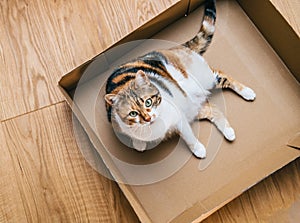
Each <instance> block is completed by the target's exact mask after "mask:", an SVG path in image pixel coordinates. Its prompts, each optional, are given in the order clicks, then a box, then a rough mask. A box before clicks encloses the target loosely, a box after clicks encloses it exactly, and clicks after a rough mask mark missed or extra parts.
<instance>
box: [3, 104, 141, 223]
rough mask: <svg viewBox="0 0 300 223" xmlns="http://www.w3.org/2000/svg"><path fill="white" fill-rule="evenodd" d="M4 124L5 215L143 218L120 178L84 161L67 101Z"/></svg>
mask: <svg viewBox="0 0 300 223" xmlns="http://www.w3.org/2000/svg"><path fill="white" fill-rule="evenodd" d="M2 127H3V136H2V138H4V139H5V141H6V146H5V147H1V150H3V151H1V152H4V155H5V156H4V157H2V156H1V172H0V173H1V179H0V182H1V186H2V185H3V186H6V187H5V188H6V189H4V191H3V190H2V189H1V191H0V193H1V196H0V197H1V198H3V197H4V199H3V200H2V199H1V200H2V201H1V202H2V203H1V206H0V209H1V211H0V213H1V217H0V219H13V220H15V219H17V220H19V219H22V221H24V222H88V221H92V222H137V217H136V216H135V214H134V212H133V210H132V209H131V207H130V205H129V204H128V202H127V200H126V199H125V198H124V196H123V194H122V193H121V192H120V190H119V188H118V187H117V186H116V185H115V183H114V182H112V181H110V180H108V179H106V178H104V177H102V176H101V175H100V174H98V173H97V172H96V171H94V170H93V169H92V168H91V167H90V166H89V164H88V163H87V162H86V161H85V160H84V158H83V156H82V154H81V152H80V151H79V149H78V147H77V145H76V142H75V139H74V135H73V132H72V120H71V113H70V110H69V108H68V107H67V105H66V104H65V103H59V104H57V105H54V106H50V107H47V108H44V109H42V110H39V111H36V112H33V113H30V114H27V115H24V116H20V117H17V118H14V119H12V120H8V121H6V122H3V124H2ZM2 138H1V139H2ZM2 175H4V176H5V178H2ZM7 179H9V181H7ZM7 184H11V185H13V186H12V187H10V186H9V185H7ZM108 187H110V188H111V190H107V188H108ZM2 188H3V187H2ZM125 213H126V215H125ZM12 222H13V221H12ZM15 222H19V221H15ZM20 222H21V221H20Z"/></svg>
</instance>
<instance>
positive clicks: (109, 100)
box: [104, 94, 116, 105]
mask: <svg viewBox="0 0 300 223" xmlns="http://www.w3.org/2000/svg"><path fill="white" fill-rule="evenodd" d="M104 99H105V101H106V102H107V104H109V105H112V104H113V103H114V101H115V99H116V95H115V94H106V95H105V96H104Z"/></svg>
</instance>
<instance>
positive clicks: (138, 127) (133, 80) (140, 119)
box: [104, 0, 256, 158]
mask: <svg viewBox="0 0 300 223" xmlns="http://www.w3.org/2000/svg"><path fill="white" fill-rule="evenodd" d="M215 21H216V5H215V0H208V1H206V2H205V8H204V16H203V18H202V21H201V25H200V30H199V32H198V33H197V34H196V36H195V37H194V38H192V39H191V40H189V41H187V42H185V43H184V44H182V45H180V46H176V47H172V48H170V49H163V50H155V51H152V52H149V53H147V54H146V55H143V56H140V57H138V58H136V59H134V60H132V61H129V62H127V63H125V64H123V65H121V66H119V67H117V68H116V69H115V70H114V71H113V73H112V74H111V75H110V77H109V78H108V80H107V83H106V94H105V96H104V99H105V103H106V110H107V116H108V120H109V121H110V122H112V124H113V126H116V127H115V131H117V132H118V133H121V134H124V135H126V136H127V137H129V138H130V139H131V141H132V147H133V148H134V149H136V150H137V151H144V150H146V149H147V144H149V143H152V142H160V141H161V140H165V139H167V138H169V137H170V136H172V135H173V134H179V135H180V137H182V139H183V140H184V141H185V143H186V145H187V146H188V147H189V149H190V150H191V152H192V153H193V154H194V155H195V156H196V157H198V158H205V157H206V149H205V147H204V145H203V144H202V143H201V142H200V141H199V140H198V139H197V137H196V136H195V135H194V133H193V131H192V128H191V126H190V124H191V123H192V122H193V121H194V120H195V119H198V120H201V119H208V120H210V121H211V122H212V123H214V124H215V126H216V127H217V128H218V129H219V131H220V132H221V133H222V134H223V135H224V137H225V138H226V139H227V140H229V141H233V140H234V139H235V132H234V130H233V128H232V127H231V126H230V124H229V122H228V120H227V119H226V118H225V116H224V115H223V114H222V112H221V111H220V110H219V109H218V108H217V107H216V106H215V105H213V104H211V103H208V96H209V95H210V94H211V92H210V90H212V89H216V88H229V89H232V90H233V91H235V92H236V93H237V94H239V95H240V96H241V97H243V98H244V99H245V100H249V101H252V100H254V99H255V97H256V95H255V93H254V91H253V90H252V89H251V88H249V87H246V86H245V85H243V84H242V83H240V82H238V81H236V80H235V79H233V78H232V77H230V76H228V75H226V74H225V73H223V72H221V71H218V70H215V69H212V68H210V66H209V65H208V64H207V63H206V61H205V60H204V58H203V57H202V54H203V53H204V52H205V51H206V49H207V47H208V46H209V44H210V42H211V40H212V37H213V34H214V31H215Z"/></svg>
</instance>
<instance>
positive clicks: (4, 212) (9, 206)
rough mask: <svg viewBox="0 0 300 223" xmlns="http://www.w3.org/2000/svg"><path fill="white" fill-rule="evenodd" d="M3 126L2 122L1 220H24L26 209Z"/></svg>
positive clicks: (0, 137)
mask: <svg viewBox="0 0 300 223" xmlns="http://www.w3.org/2000/svg"><path fill="white" fill-rule="evenodd" d="M2 127H3V126H2V124H0V142H1V147H0V153H1V156H0V188H1V190H0V222H22V220H24V219H25V220H26V214H25V209H24V207H23V205H20V204H22V199H21V195H20V192H19V190H18V187H17V185H16V184H15V179H16V174H15V169H14V168H15V167H14V165H13V161H12V159H11V157H10V154H9V150H8V149H7V145H6V140H5V138H4V133H3V129H2ZM16 168H19V167H18V166H16ZM16 213H18V214H16Z"/></svg>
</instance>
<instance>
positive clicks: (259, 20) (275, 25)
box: [238, 0, 300, 81]
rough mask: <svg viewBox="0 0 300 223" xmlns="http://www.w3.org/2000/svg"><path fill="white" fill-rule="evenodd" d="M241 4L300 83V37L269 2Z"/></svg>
mask: <svg viewBox="0 0 300 223" xmlns="http://www.w3.org/2000/svg"><path fill="white" fill-rule="evenodd" d="M238 2H239V4H240V5H241V7H242V8H243V10H244V11H245V12H246V14H247V15H248V16H249V18H250V19H251V20H252V21H253V22H254V24H255V25H256V27H257V28H258V29H259V30H260V32H261V33H262V35H263V36H264V37H265V38H266V40H267V41H268V42H269V43H270V45H271V46H272V47H273V49H274V50H275V51H276V53H277V54H278V55H279V56H280V57H281V59H282V60H283V61H284V63H285V64H286V66H287V67H288V68H289V70H290V71H291V72H292V73H293V75H294V76H295V78H296V79H297V80H298V81H300V63H299V55H300V41H299V36H298V35H297V34H296V32H295V31H294V30H293V29H292V27H291V26H290V25H289V24H288V22H287V21H286V20H285V19H284V18H283V16H282V15H281V14H280V12H279V11H277V9H276V8H275V6H274V5H273V4H272V3H271V1H269V0H251V1H249V0H238Z"/></svg>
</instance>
